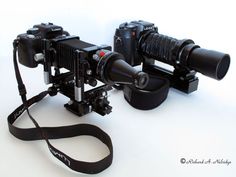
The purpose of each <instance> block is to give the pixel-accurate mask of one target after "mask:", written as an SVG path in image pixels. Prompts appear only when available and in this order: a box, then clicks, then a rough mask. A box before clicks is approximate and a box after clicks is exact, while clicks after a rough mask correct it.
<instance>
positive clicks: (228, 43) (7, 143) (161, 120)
mask: <svg viewBox="0 0 236 177" xmlns="http://www.w3.org/2000/svg"><path fill="white" fill-rule="evenodd" d="M235 7H236V6H235V4H234V1H233V0H231V1H229V0H224V1H217V0H214V1H210V0H209V1H206V0H198V1H187V0H181V1H170V0H165V1H157V0H155V1H151V0H143V1H128V0H126V1H124V0H119V1H111V0H110V1H108V0H100V1H95V0H94V1H91V0H86V1H85V0H84V1H82V0H77V1H72V0H67V1H49V0H48V1H46V0H40V1H26V0H22V1H12V0H7V1H2V2H1V7H0V22H1V27H0V56H1V58H0V77H1V85H0V96H1V97H0V103H1V106H0V116H1V117H0V176H2V177H8V176H24V177H32V176H35V177H36V176H40V177H42V176H44V177H47V176H48V177H49V176H50V177H51V176H57V177H62V176H70V177H72V176H74V177H78V176H84V175H83V174H80V173H75V172H73V171H71V170H69V169H68V168H67V167H64V165H62V164H61V163H60V162H58V161H57V160H56V159H54V158H53V157H52V156H51V154H50V153H49V152H48V149H47V147H46V145H45V143H44V142H43V141H36V142H24V141H21V140H18V139H16V138H14V137H13V136H12V135H11V134H10V133H9V132H8V127H7V121H6V119H7V116H8V114H10V112H11V111H12V110H13V109H15V108H16V107H17V106H18V105H19V104H21V100H20V97H19V96H18V91H17V85H16V81H15V77H14V69H13V65H12V41H13V39H14V38H15V37H16V36H17V35H18V34H20V33H24V32H25V31H26V30H27V29H28V28H30V27H32V26H33V25H34V24H38V23H41V22H53V23H55V24H57V25H61V26H63V27H64V29H65V30H67V31H69V32H70V33H71V34H74V35H79V36H80V37H81V39H82V40H85V41H87V42H91V43H94V44H108V45H112V40H113V34H114V31H115V28H116V27H118V25H119V24H120V23H123V22H125V21H131V20H138V19H142V20H147V21H150V22H153V23H155V24H156V25H157V26H158V27H159V32H160V33H163V34H167V35H170V36H173V37H176V38H180V39H182V38H192V39H193V40H194V41H195V42H196V43H197V44H199V45H200V46H201V47H205V48H209V49H215V50H219V51H222V52H226V53H229V54H230V55H231V66H230V69H229V72H228V74H227V75H226V77H225V78H224V79H223V80H222V81H216V80H213V79H210V78H207V77H205V76H203V75H201V74H198V76H199V79H200V83H199V89H198V90H197V91H196V92H194V93H192V94H190V95H186V94H183V93H181V92H179V91H176V90H174V89H171V90H170V92H169V96H168V98H167V100H166V101H165V102H164V103H163V104H162V105H161V106H160V107H158V108H156V109H153V110H151V111H140V110H136V109H134V108H132V107H131V106H129V105H128V103H127V102H126V101H125V100H124V99H123V93H122V92H118V91H111V92H110V97H109V100H110V101H111V105H112V106H113V112H112V113H111V114H109V115H107V116H105V117H102V116H99V115H98V114H95V113H91V114H88V115H86V116H84V117H82V118H79V117H77V116H75V115H73V114H72V113H70V112H68V111H67V110H65V109H64V108H63V104H64V103H66V102H67V101H68V99H67V98H65V97H64V96H62V95H58V96H56V97H53V98H49V97H47V99H45V100H43V101H42V102H41V103H39V104H37V106H35V107H33V108H32V114H33V116H34V117H35V118H36V119H37V120H38V122H39V123H40V125H41V126H58V125H70V124H75V123H82V122H86V123H91V124H94V125H97V126H99V127H100V128H102V129H103V130H104V131H106V132H107V133H108V134H109V135H110V136H111V138H112V140H113V145H114V160H113V164H112V165H111V167H110V168H108V169H107V170H105V171H104V172H102V173H100V174H98V175H94V176H103V177H106V176H107V177H108V176H109V177H110V176H113V177H128V176H129V177H130V176H136V177H143V176H150V177H152V176H155V177H157V176H162V177H173V176H178V177H179V176H181V177H189V176H193V177H199V176H208V177H222V176H227V177H233V176H235V175H236V152H235V150H236V143H235V135H236V129H235V126H236V120H235V119H236V101H235V100H236V96H235V90H236V85H235V81H236V80H235V77H236V62H235V59H236V50H235V41H236V38H235V31H236V27H235V17H236V11H235ZM21 70H22V75H23V78H24V80H25V83H26V86H27V89H28V97H30V96H33V95H35V94H37V93H39V92H40V91H42V90H44V89H46V88H47V87H46V86H45V85H44V83H43V75H42V73H43V70H42V67H38V68H36V69H30V68H26V67H23V66H22V67H21ZM21 120H22V121H19V122H17V124H16V125H18V126H20V127H31V126H32V124H31V122H30V121H29V120H28V117H27V116H23V117H22V119H21ZM52 143H53V144H54V145H55V146H57V147H59V148H60V149H61V150H62V151H65V152H67V153H68V154H70V155H71V156H72V157H74V158H78V159H81V160H89V161H95V160H98V159H100V158H102V157H104V156H105V155H106V154H107V150H106V148H104V145H103V144H102V143H100V142H99V141H98V140H96V139H95V138H91V137H85V136H84V137H76V138H69V139H61V140H56V141H52ZM181 158H186V159H198V160H202V159H205V160H207V159H209V158H210V159H212V160H216V159H224V160H227V159H228V160H229V161H231V164H230V165H228V166H227V165H225V164H210V165H200V164H198V165H197V164H188V165H187V164H181V163H180V159H181Z"/></svg>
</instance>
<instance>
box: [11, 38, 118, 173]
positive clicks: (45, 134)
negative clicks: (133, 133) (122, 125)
mask: <svg viewBox="0 0 236 177" xmlns="http://www.w3.org/2000/svg"><path fill="white" fill-rule="evenodd" d="M13 44H14V51H13V62H14V68H15V75H16V80H17V83H18V89H19V93H20V96H21V99H22V102H23V104H22V105H20V106H19V107H18V108H16V109H15V110H14V111H13V112H12V113H11V114H10V115H9V116H8V126H9V131H10V133H11V134H12V135H14V136H15V137H17V138H19V139H21V140H26V141H31V140H41V139H44V140H45V142H46V143H47V145H48V148H49V150H50V152H51V153H52V154H53V156H55V157H56V158H57V159H59V160H60V161H62V162H63V163H64V164H65V165H66V166H68V167H69V168H70V169H72V170H74V171H77V172H82V173H87V174H96V173H99V172H101V171H103V170H105V169H106V168H108V167H109V166H110V165H111V163H112V159H113V147H112V141H111V138H110V137H109V135H108V134H106V133H105V132H104V131H103V130H101V129H100V128H98V127H96V126H94V125H90V124H77V125H71V126H61V127H40V126H39V125H38V123H37V121H36V120H35V119H34V118H33V117H32V116H31V114H30V112H29V108H30V106H31V105H33V104H35V103H37V102H39V101H41V100H42V99H43V98H44V97H45V96H47V94H48V91H44V92H41V93H40V94H38V95H36V96H34V97H32V98H31V99H29V100H27V97H26V88H25V85H24V83H23V81H22V78H21V75H20V71H19V67H18V63H17V56H16V55H17V45H18V41H17V40H15V41H14V43H13ZM25 111H27V114H28V116H29V118H30V119H31V121H32V122H33V123H34V125H35V128H19V127H16V126H14V122H15V121H16V120H17V118H19V117H20V116H21V115H22V113H23V112H25ZM80 135H89V136H93V137H96V138H98V139H99V140H100V141H102V142H103V143H104V144H105V145H106V146H107V147H108V149H109V151H110V153H109V155H107V156H106V157H105V158H103V159H101V160H99V161H96V162H85V161H79V160H75V159H73V158H71V157H69V156H68V155H66V154H65V153H63V152H61V151H60V150H58V149H57V148H55V147H54V146H53V145H52V144H51V143H50V142H49V139H59V138H66V137H74V136H80Z"/></svg>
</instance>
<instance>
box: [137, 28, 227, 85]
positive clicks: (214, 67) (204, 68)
mask: <svg viewBox="0 0 236 177" xmlns="http://www.w3.org/2000/svg"><path fill="white" fill-rule="evenodd" d="M139 49H140V51H141V53H142V55H143V56H145V57H151V58H154V59H156V60H159V61H162V62H164V63H167V64H170V65H172V66H177V65H183V66H185V67H188V68H189V69H193V70H195V71H197V72H200V73H202V74H204V75H206V76H208V77H211V78H213V79H216V80H221V79H223V78H224V76H225V75H226V73H227V71H228V69H229V65H230V56H229V55H228V54H225V53H221V52H217V51H214V50H207V49H203V48H200V47H199V46H198V45H195V44H194V42H193V41H192V40H177V39H174V38H171V37H168V36H165V35H161V34H159V33H157V32H151V33H149V34H147V35H145V36H144V37H143V39H142V40H141V41H140V43H139Z"/></svg>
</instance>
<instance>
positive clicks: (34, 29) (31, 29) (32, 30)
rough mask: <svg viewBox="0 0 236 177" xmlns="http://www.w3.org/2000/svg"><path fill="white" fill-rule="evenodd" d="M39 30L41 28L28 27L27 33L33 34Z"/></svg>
mask: <svg viewBox="0 0 236 177" xmlns="http://www.w3.org/2000/svg"><path fill="white" fill-rule="evenodd" d="M38 32H39V29H38V28H30V29H28V31H27V34H32V35H35V34H37V33H38Z"/></svg>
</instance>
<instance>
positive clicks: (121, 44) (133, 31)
mask: <svg viewBox="0 0 236 177" xmlns="http://www.w3.org/2000/svg"><path fill="white" fill-rule="evenodd" d="M150 31H154V32H158V29H157V27H155V26H154V24H153V23H149V22H145V21H132V22H130V23H127V22H125V23H122V24H121V25H120V26H119V28H117V29H116V33H115V36H114V51H116V52H119V53H121V54H123V55H124V57H125V59H126V62H127V63H129V64H130V65H132V66H137V65H140V64H141V63H142V61H143V56H142V55H140V51H139V41H140V38H141V37H142V35H145V33H148V32H150Z"/></svg>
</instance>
